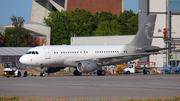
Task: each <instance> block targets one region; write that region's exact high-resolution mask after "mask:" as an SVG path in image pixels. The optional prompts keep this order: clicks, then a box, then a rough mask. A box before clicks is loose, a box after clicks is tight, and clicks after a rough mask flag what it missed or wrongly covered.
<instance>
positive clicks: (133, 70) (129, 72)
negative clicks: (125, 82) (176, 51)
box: [123, 64, 152, 74]
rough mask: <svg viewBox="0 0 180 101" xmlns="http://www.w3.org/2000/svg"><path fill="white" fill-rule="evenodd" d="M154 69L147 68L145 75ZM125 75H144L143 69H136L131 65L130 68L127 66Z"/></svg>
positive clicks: (124, 71)
mask: <svg viewBox="0 0 180 101" xmlns="http://www.w3.org/2000/svg"><path fill="white" fill-rule="evenodd" d="M151 69H152V67H146V69H145V70H146V71H145V73H146V74H148V73H150V70H151ZM123 73H125V74H131V73H143V67H136V65H135V64H130V65H129V66H127V67H126V68H125V69H124V70H123Z"/></svg>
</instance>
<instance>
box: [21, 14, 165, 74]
mask: <svg viewBox="0 0 180 101" xmlns="http://www.w3.org/2000/svg"><path fill="white" fill-rule="evenodd" d="M155 22H156V15H149V16H148V17H147V19H146V20H145V21H144V24H143V26H142V27H141V28H140V30H139V31H138V33H137V34H136V36H135V37H134V39H133V40H132V41H131V42H130V43H129V44H126V45H125V44H123V45H49V46H38V47H34V48H32V49H30V50H28V52H27V53H26V54H24V55H23V56H21V58H20V59H19V61H20V62H21V63H22V64H26V65H33V66H37V67H47V69H48V70H49V72H57V71H59V70H60V69H64V68H65V67H74V68H76V69H75V70H74V73H73V74H74V75H75V76H80V75H82V73H85V72H93V71H95V70H97V69H98V68H99V67H101V66H104V65H106V66H107V65H113V64H120V63H124V62H128V61H132V60H135V59H138V58H142V57H145V56H148V55H150V54H155V53H156V52H158V51H160V50H163V49H167V48H159V47H156V46H151V43H152V37H153V32H154V26H155ZM42 75H43V74H42V73H41V74H40V76H42ZM97 75H102V76H104V75H105V71H104V70H97Z"/></svg>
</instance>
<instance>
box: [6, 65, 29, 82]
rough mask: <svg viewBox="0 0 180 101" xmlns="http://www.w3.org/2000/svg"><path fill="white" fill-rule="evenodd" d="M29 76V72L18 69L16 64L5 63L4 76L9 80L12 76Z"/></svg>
mask: <svg viewBox="0 0 180 101" xmlns="http://www.w3.org/2000/svg"><path fill="white" fill-rule="evenodd" d="M27 75H28V74H27V71H26V70H25V69H24V68H20V67H16V65H15V63H14V62H5V63H4V74H3V76H6V77H8V78H9V77H10V76H13V77H20V76H23V77H26V76H27Z"/></svg>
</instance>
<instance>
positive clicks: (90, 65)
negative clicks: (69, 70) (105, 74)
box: [77, 61, 97, 72]
mask: <svg viewBox="0 0 180 101" xmlns="http://www.w3.org/2000/svg"><path fill="white" fill-rule="evenodd" d="M77 69H78V71H79V72H92V71H94V70H96V69H97V64H96V63H95V62H92V61H80V62H79V63H78V64H77Z"/></svg>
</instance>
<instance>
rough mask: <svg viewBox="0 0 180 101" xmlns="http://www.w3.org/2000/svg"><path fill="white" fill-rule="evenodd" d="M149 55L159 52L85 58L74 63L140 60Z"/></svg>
mask: <svg viewBox="0 0 180 101" xmlns="http://www.w3.org/2000/svg"><path fill="white" fill-rule="evenodd" d="M150 54H159V52H148V53H135V54H126V55H117V56H109V57H107V56H105V57H97V58H87V59H77V60H76V61H77V62H78V61H84V60H89V61H95V62H100V63H102V62H108V61H111V60H113V59H127V58H140V57H144V56H148V55H150Z"/></svg>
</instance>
